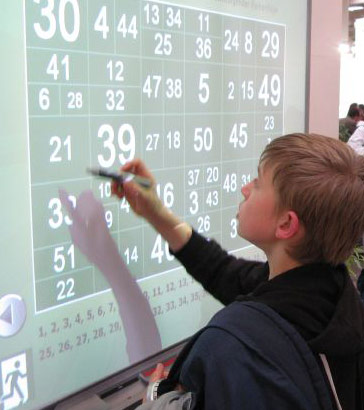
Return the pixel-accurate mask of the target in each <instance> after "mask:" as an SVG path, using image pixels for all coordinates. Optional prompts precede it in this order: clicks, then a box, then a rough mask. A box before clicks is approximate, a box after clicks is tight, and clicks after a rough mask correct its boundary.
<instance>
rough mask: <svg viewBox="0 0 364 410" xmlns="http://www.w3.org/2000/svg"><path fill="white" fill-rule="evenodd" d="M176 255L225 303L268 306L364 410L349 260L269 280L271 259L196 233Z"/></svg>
mask: <svg viewBox="0 0 364 410" xmlns="http://www.w3.org/2000/svg"><path fill="white" fill-rule="evenodd" d="M176 257H177V258H178V259H179V260H180V262H181V263H182V264H183V265H184V266H185V268H186V269H187V271H188V272H189V273H190V274H191V275H192V276H193V277H194V278H195V279H196V280H198V281H199V282H200V283H201V284H202V285H203V286H204V288H205V289H206V290H207V291H208V292H209V293H211V294H212V295H213V296H214V297H215V298H217V299H218V300H220V301H221V302H222V303H223V304H224V305H228V304H230V303H232V302H234V301H235V300H238V301H252V302H259V303H262V304H265V305H267V306H268V307H270V308H271V309H273V310H274V311H275V312H277V313H278V314H279V315H280V316H281V317H282V318H284V319H286V320H287V321H288V322H289V323H290V324H291V325H293V326H294V328H295V329H296V330H297V331H298V333H299V334H300V335H301V336H302V338H303V339H304V340H305V341H306V342H307V343H308V345H309V347H310V348H311V350H312V352H313V353H314V355H316V356H318V354H319V353H324V354H326V356H327V359H328V362H329V364H330V368H331V371H332V374H333V379H334V383H335V386H336V390H337V393H338V396H339V399H340V402H341V405H342V407H343V409H344V410H363V409H364V391H363V390H364V308H363V304H362V302H361V300H360V298H359V296H358V293H357V291H356V289H355V288H354V286H353V284H352V281H351V279H350V277H349V275H348V273H347V270H346V268H345V266H344V265H342V266H337V267H333V266H330V265H328V264H311V265H305V266H302V267H299V268H295V269H292V270H290V271H287V272H285V273H284V274H281V275H279V276H277V277H275V278H274V279H272V280H269V281H268V274H269V267H268V265H267V264H266V263H262V262H250V261H246V260H243V259H238V258H236V257H234V256H232V255H229V254H228V253H227V252H225V251H223V250H222V249H221V247H220V246H219V245H218V244H217V243H216V242H214V241H207V240H206V239H204V238H203V237H201V236H200V235H198V234H197V233H195V232H194V233H193V235H192V237H191V239H190V241H189V242H188V243H187V244H186V246H185V247H184V248H183V249H182V250H181V251H179V252H178V253H176Z"/></svg>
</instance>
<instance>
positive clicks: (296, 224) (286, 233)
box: [276, 211, 301, 239]
mask: <svg viewBox="0 0 364 410" xmlns="http://www.w3.org/2000/svg"><path fill="white" fill-rule="evenodd" d="M300 227H301V226H300V220H299V219H298V216H297V214H296V212H294V211H287V212H284V213H283V215H282V216H281V217H280V218H279V219H278V224H277V228H276V237H277V238H278V239H290V238H293V237H294V236H295V235H297V234H298V233H299V231H300Z"/></svg>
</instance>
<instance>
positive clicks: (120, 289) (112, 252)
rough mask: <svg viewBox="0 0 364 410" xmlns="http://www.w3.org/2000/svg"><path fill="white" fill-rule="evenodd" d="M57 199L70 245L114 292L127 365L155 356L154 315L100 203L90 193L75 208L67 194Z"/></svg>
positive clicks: (157, 347) (158, 345)
mask: <svg viewBox="0 0 364 410" xmlns="http://www.w3.org/2000/svg"><path fill="white" fill-rule="evenodd" d="M59 197H60V200H61V202H62V204H63V206H64V207H65V208H66V209H67V211H68V213H69V215H70V217H71V219H72V224H70V225H69V231H70V234H71V237H72V240H73V243H74V244H75V245H76V246H77V247H78V249H79V250H80V251H81V252H82V253H83V254H84V255H85V256H86V257H87V258H88V260H89V261H90V262H91V263H93V264H94V265H96V266H97V267H98V269H99V270H100V271H101V272H102V273H103V275H104V276H105V278H106V280H107V281H108V282H109V284H110V286H111V288H112V290H113V292H114V296H115V298H116V300H117V303H118V306H119V313H120V317H121V320H122V322H123V326H124V331H125V335H126V339H127V344H126V350H127V354H128V356H129V360H130V362H131V363H134V362H136V361H139V360H141V359H144V358H145V357H147V356H150V355H151V354H153V353H156V352H157V351H159V350H160V349H161V348H162V344H161V339H160V335H159V332H158V328H157V325H156V322H155V319H154V316H153V312H152V311H151V308H150V305H149V302H148V301H147V300H146V298H145V297H144V295H143V293H142V291H141V289H140V287H139V286H138V284H137V283H136V281H135V279H134V278H133V277H132V276H131V274H130V272H129V270H128V268H127V266H126V264H125V263H124V261H123V259H122V258H121V256H120V254H119V251H118V248H117V246H116V244H115V242H114V240H113V238H112V237H111V235H110V233H109V230H108V227H107V225H106V220H105V211H104V208H103V206H102V204H101V202H99V201H98V200H97V199H96V198H95V197H94V196H93V193H92V192H91V191H84V192H82V193H81V194H80V196H79V197H78V199H77V206H76V207H74V205H73V204H72V202H71V201H70V199H69V195H68V193H67V192H66V191H64V190H60V191H59Z"/></svg>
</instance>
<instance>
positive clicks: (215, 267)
mask: <svg viewBox="0 0 364 410" xmlns="http://www.w3.org/2000/svg"><path fill="white" fill-rule="evenodd" d="M175 256H176V258H177V259H178V260H179V261H180V262H181V263H182V265H183V266H184V267H185V268H186V270H187V272H188V273H189V274H190V275H192V276H193V277H194V278H195V279H196V280H197V281H198V282H200V283H201V284H202V286H203V287H204V288H205V289H206V290H207V291H208V292H209V293H211V294H212V295H213V296H214V297H215V298H216V299H218V300H219V301H220V302H222V303H223V304H225V305H227V304H229V303H231V302H233V301H234V300H235V298H236V297H237V296H238V295H244V294H248V293H250V292H252V291H253V290H254V289H255V288H256V287H257V286H258V285H259V284H260V283H262V282H264V281H266V280H268V265H267V264H266V263H263V262H252V261H247V260H245V259H241V258H236V257H235V256H233V255H229V254H228V253H227V252H226V251H225V250H223V249H222V248H221V247H220V245H218V244H217V243H216V242H215V241H214V240H207V239H206V238H204V237H203V236H201V235H199V234H198V233H197V232H195V231H193V232H192V236H191V238H190V240H189V242H188V243H187V244H186V245H185V246H184V247H183V248H182V249H181V250H180V251H179V252H176V253H175Z"/></svg>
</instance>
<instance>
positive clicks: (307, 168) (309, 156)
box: [260, 134, 364, 265]
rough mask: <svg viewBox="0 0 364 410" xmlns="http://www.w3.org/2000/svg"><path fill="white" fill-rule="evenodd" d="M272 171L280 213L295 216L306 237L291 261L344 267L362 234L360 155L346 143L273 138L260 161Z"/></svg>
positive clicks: (363, 205)
mask: <svg viewBox="0 0 364 410" xmlns="http://www.w3.org/2000/svg"><path fill="white" fill-rule="evenodd" d="M260 167H263V168H264V167H269V169H271V170H272V175H273V186H274V189H275V192H276V193H277V197H278V208H279V210H283V209H289V210H293V211H295V212H296V214H297V216H298V218H299V220H300V221H301V223H302V224H303V227H304V230H305V236H304V239H303V241H301V243H299V245H297V246H296V247H295V248H294V249H288V252H289V254H290V256H291V257H293V258H294V259H296V260H297V261H299V262H301V263H312V262H327V263H330V264H333V265H337V264H339V263H343V262H345V261H346V259H347V258H348V257H349V256H350V254H351V253H352V251H353V248H354V246H355V244H356V243H357V242H358V240H359V238H360V236H361V235H362V234H363V232H364V157H361V156H359V155H357V154H356V153H355V152H354V151H353V150H352V149H351V148H350V147H349V146H347V145H346V144H345V143H343V142H341V141H339V140H336V139H332V138H327V137H324V136H322V135H314V134H290V135H285V136H283V137H280V138H277V139H275V140H273V141H272V142H271V143H270V144H269V145H267V147H266V148H265V150H264V151H263V153H262V155H261V157H260Z"/></svg>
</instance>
